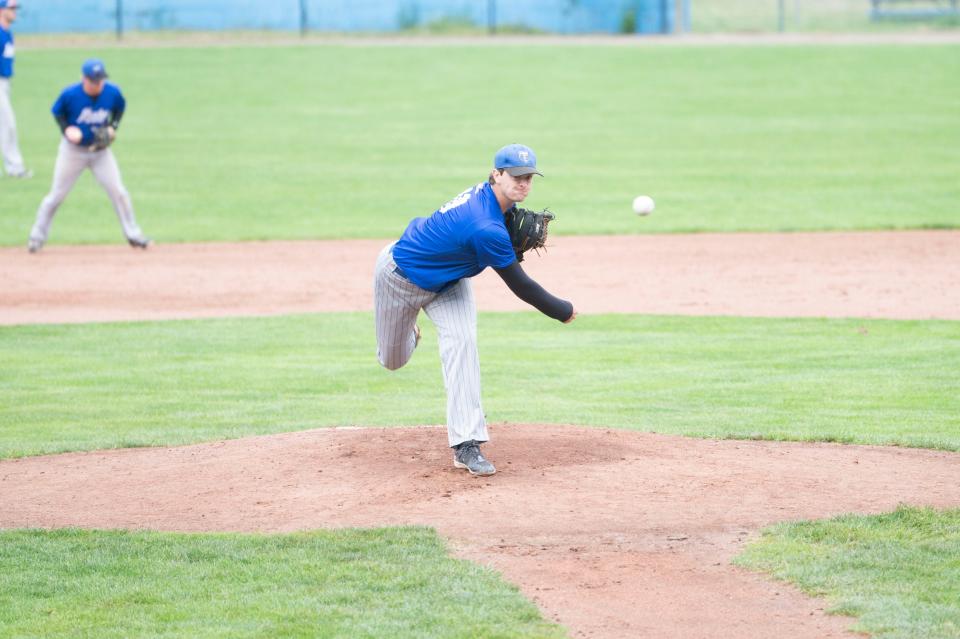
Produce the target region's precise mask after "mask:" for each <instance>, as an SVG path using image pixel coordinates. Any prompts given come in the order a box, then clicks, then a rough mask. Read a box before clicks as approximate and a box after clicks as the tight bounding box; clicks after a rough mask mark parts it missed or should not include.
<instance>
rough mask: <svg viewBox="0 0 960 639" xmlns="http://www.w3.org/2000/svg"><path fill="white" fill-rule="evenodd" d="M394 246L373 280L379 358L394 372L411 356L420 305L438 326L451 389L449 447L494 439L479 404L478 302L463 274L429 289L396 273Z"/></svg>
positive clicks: (382, 258)
mask: <svg viewBox="0 0 960 639" xmlns="http://www.w3.org/2000/svg"><path fill="white" fill-rule="evenodd" d="M393 244H395V242H394V243H391V244H389V245H387V246H386V247H384V249H383V250H382V251H380V255H379V256H378V257H377V267H376V272H375V273H374V279H373V312H374V316H375V318H376V320H375V321H376V327H377V358H378V359H379V360H380V364H382V365H383V366H384V367H385V368H388V369H390V370H396V369H398V368H400V367H401V366H403V365H404V364H406V363H407V362H408V361H409V360H410V357H411V356H412V355H413V349H414V347H415V346H416V337H415V336H414V332H413V327H414V325H415V324H416V322H417V314H419V312H420V309H421V308H422V309H423V310H424V312H425V313H426V314H427V317H429V318H430V320H431V321H432V322H433V323H434V325H435V326H436V327H437V336H438V339H439V341H440V362H441V363H442V365H443V383H444V386H446V389H447V439H448V440H449V442H450V446H456V445H457V444H459V443H461V442H465V441H468V440H471V439H474V440H476V441H478V442H485V441H487V440H489V439H490V437H489V435H488V433H487V422H486V418H485V417H484V415H483V406H482V405H481V403H480V354H479V353H478V352H477V304H476V301H475V300H474V297H473V286H472V284H471V282H470V280H469V279H467V278H465V279H462V280H460V281H459V282H457V283H456V284H454V285H452V286H450V287H448V288H446V289H445V290H443V291H442V292H440V293H434V292H432V291H427V290H424V289H422V288H420V287H419V286H417V285H416V284H414V283H413V282H411V281H410V280H408V279H407V278H405V277H403V276H402V275H400V274H399V273H397V272H396V268H397V264H396V262H394V261H393V254H392V250H393Z"/></svg>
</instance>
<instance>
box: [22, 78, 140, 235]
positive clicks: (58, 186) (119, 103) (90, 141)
mask: <svg viewBox="0 0 960 639" xmlns="http://www.w3.org/2000/svg"><path fill="white" fill-rule="evenodd" d="M81 72H82V76H83V77H82V80H81V81H80V82H78V83H77V84H72V85H70V86H68V87H67V88H66V89H64V90H63V92H62V93H61V94H60V97H58V98H57V101H56V102H54V103H53V108H52V109H51V111H52V112H53V117H54V119H55V120H56V121H57V125H58V126H59V127H60V131H61V133H62V134H63V135H62V137H61V139H60V148H59V151H58V152H57V163H56V166H55V167H54V170H53V187H52V188H51V189H50V193H48V194H47V196H46V197H45V198H43V201H42V202H41V203H40V208H39V209H37V219H36V222H34V225H33V228H32V229H31V230H30V240H29V243H28V244H27V248H28V249H29V250H30V252H31V253H36V252H37V251H39V250H40V249H41V248H42V247H43V245H44V244H45V243H46V242H47V236H48V234H49V232H50V224H51V223H52V222H53V216H54V215H55V214H56V212H57V208H59V206H60V204H61V203H62V202H63V200H64V199H65V198H66V197H67V194H68V193H70V190H71V189H72V188H73V185H74V184H75V183H76V181H77V178H79V177H80V174H81V173H83V170H84V169H86V168H89V169H90V171H91V172H92V173H93V176H94V177H95V178H96V180H97V182H99V183H100V186H102V187H103V190H104V191H106V192H107V195H108V196H109V197H110V202H111V203H112V204H113V210H114V211H115V212H116V214H117V218H118V219H119V220H120V226H121V227H122V229H123V234H124V236H125V237H126V239H127V242H128V243H129V244H130V246H132V247H134V248H142V249H145V248H147V247H148V246H150V244H151V240H150V238H148V237H146V236H145V235H144V234H143V231H141V230H140V227H139V226H138V225H137V219H136V216H135V215H134V213H133V203H132V202H131V201H130V194H129V193H127V189H126V188H125V187H124V186H123V181H122V180H121V178H120V167H119V166H118V165H117V159H116V158H115V157H114V155H113V151H112V150H111V149H110V148H109V146H107V147H101V145H100V144H95V143H94V142H95V139H96V137H97V133H98V131H100V129H105V131H104V132H103V133H105V134H106V138H107V140H108V141H112V140H113V139H114V138H115V137H116V131H117V127H118V126H120V119H121V118H122V117H123V113H124V111H125V110H126V108H127V102H126V100H125V99H124V97H123V94H122V93H121V92H120V88H119V87H118V86H117V85H115V84H112V83H110V82H107V81H106V78H107V69H106V67H105V66H104V64H103V62H102V61H100V60H97V59H91V60H87V61H86V62H84V63H83V66H82V67H81Z"/></svg>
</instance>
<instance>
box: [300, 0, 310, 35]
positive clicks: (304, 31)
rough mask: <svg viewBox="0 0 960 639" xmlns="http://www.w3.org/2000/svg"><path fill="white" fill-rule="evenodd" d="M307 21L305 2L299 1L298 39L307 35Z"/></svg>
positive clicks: (304, 0) (303, 0) (305, 0)
mask: <svg viewBox="0 0 960 639" xmlns="http://www.w3.org/2000/svg"><path fill="white" fill-rule="evenodd" d="M308 26H309V20H308V16H307V0H300V37H301V38H302V37H303V36H305V35H307V28H308Z"/></svg>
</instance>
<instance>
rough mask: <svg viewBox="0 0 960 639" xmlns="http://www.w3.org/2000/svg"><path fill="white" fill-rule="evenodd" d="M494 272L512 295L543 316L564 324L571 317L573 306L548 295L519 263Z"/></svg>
mask: <svg viewBox="0 0 960 639" xmlns="http://www.w3.org/2000/svg"><path fill="white" fill-rule="evenodd" d="M494 270H496V271H497V274H498V275H499V276H500V277H502V278H503V281H504V282H506V283H507V286H509V287H510V290H511V291H513V293H514V295H516V296H517V297H519V298H520V299H522V300H523V301H524V302H526V303H527V304H530V305H531V306H533V307H534V308H536V309H537V310H538V311H540V312H541V313H543V314H544V315H546V316H548V317H552V318H553V319H555V320H559V321H561V322H566V321H567V320H568V319H570V316H571V315H573V304H571V303H570V302H568V301H566V300H562V299H560V298H559V297H554V296H553V295H551V294H550V293H548V292H547V291H546V289H544V288H543V287H542V286H540V285H539V284H537V283H536V282H535V281H533V278H531V277H530V276H529V275H527V273H526V271H524V270H523V268H522V267H521V266H520V263H519V262H514V263H513V264H511V265H510V266H507V267H505V268H498V269H494Z"/></svg>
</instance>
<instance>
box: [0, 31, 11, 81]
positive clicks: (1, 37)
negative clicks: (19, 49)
mask: <svg viewBox="0 0 960 639" xmlns="http://www.w3.org/2000/svg"><path fill="white" fill-rule="evenodd" d="M13 54H14V49H13V34H12V33H10V30H9V29H4V28H3V27H0V78H12V77H13Z"/></svg>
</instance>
